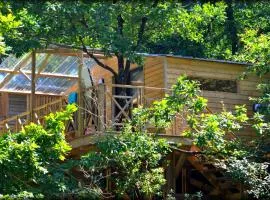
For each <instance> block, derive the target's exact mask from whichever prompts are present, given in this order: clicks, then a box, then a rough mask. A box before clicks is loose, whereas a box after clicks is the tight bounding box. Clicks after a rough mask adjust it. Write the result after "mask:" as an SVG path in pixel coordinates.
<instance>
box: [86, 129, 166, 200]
mask: <svg viewBox="0 0 270 200" xmlns="http://www.w3.org/2000/svg"><path fill="white" fill-rule="evenodd" d="M97 147H98V150H99V151H98V152H91V153H88V154H87V155H86V156H83V158H82V160H81V165H82V167H83V168H84V170H85V171H88V172H91V173H96V174H99V173H102V172H103V170H105V169H108V168H109V169H111V173H110V175H109V178H110V180H111V181H112V183H114V185H115V190H114V191H113V193H115V194H116V195H123V194H129V195H135V193H137V194H138V193H139V195H140V196H141V197H143V196H145V195H146V196H149V195H156V194H160V192H161V186H162V185H164V184H165V178H164V170H163V168H162V167H160V165H161V164H162V163H161V161H162V159H163V158H164V156H165V155H166V154H167V153H168V152H169V151H170V150H169V146H168V144H167V142H165V140H161V139H155V138H153V137H152V136H151V135H149V134H148V133H145V132H133V131H132V127H131V126H129V125H127V126H126V127H125V128H124V130H123V131H122V132H121V133H120V134H119V135H108V136H107V137H106V138H105V139H104V140H102V141H99V142H98V143H97ZM99 181H100V180H99ZM95 184H96V185H98V184H100V182H98V181H97V182H95Z"/></svg>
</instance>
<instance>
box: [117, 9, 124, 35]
mask: <svg viewBox="0 0 270 200" xmlns="http://www.w3.org/2000/svg"><path fill="white" fill-rule="evenodd" d="M124 22H125V21H124V19H123V17H122V16H121V14H120V15H118V16H117V24H118V30H117V31H118V33H119V35H121V36H123V27H124Z"/></svg>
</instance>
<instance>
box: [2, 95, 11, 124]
mask: <svg viewBox="0 0 270 200" xmlns="http://www.w3.org/2000/svg"><path fill="white" fill-rule="evenodd" d="M0 101H1V104H0V117H3V118H4V119H5V118H7V117H8V112H9V99H8V93H5V92H3V93H2V95H1V99H0Z"/></svg>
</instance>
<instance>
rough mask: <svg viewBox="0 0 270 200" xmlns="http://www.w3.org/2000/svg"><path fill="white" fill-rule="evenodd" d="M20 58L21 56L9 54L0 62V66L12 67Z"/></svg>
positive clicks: (4, 67)
mask: <svg viewBox="0 0 270 200" xmlns="http://www.w3.org/2000/svg"><path fill="white" fill-rule="evenodd" d="M20 60H21V58H16V56H14V55H11V56H9V57H7V58H6V59H4V60H3V62H2V63H1V64H0V68H3V69H14V67H15V66H16V64H17V63H19V61H20Z"/></svg>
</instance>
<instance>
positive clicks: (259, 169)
mask: <svg viewBox="0 0 270 200" xmlns="http://www.w3.org/2000/svg"><path fill="white" fill-rule="evenodd" d="M226 166H227V167H226V170H227V172H226V173H227V174H228V175H229V176H231V177H232V178H233V179H234V180H235V181H238V182H242V183H244V184H245V185H246V186H248V187H249V189H248V193H249V194H250V195H251V196H252V197H255V198H256V199H261V200H264V199H265V200H267V199H269V198H270V174H269V173H267V168H268V167H269V165H268V164H266V163H257V162H252V161H250V160H249V159H246V158H244V159H240V160H239V159H235V158H230V160H228V162H227V164H226Z"/></svg>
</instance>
